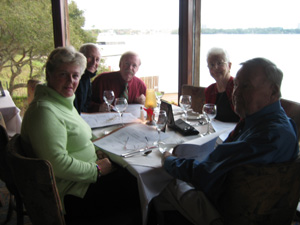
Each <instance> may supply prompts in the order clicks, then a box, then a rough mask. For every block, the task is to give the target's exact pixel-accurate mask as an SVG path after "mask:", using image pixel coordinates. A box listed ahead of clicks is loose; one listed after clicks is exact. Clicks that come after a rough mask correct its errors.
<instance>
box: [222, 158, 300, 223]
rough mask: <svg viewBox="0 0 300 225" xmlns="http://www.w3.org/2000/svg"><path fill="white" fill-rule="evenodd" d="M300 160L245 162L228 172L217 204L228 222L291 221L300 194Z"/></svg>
mask: <svg viewBox="0 0 300 225" xmlns="http://www.w3.org/2000/svg"><path fill="white" fill-rule="evenodd" d="M299 174H300V160H299V158H298V159H297V160H296V161H294V162H286V163H276V164H269V165H263V166H261V165H251V164H250V165H243V166H239V167H237V168H234V169H232V170H231V171H230V172H229V173H228V174H227V176H226V180H225V183H224V185H222V190H223V193H222V195H221V197H220V199H219V201H218V204H217V208H218V210H219V212H220V213H221V215H222V216H223V217H224V220H225V223H224V224H226V225H227V224H228V225H240V224H243V225H265V224H272V225H290V224H292V221H293V218H294V216H295V213H296V209H297V205H298V202H299V198H300V176H299Z"/></svg>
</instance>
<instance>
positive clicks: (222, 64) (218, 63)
mask: <svg viewBox="0 0 300 225" xmlns="http://www.w3.org/2000/svg"><path fill="white" fill-rule="evenodd" d="M225 64H227V62H224V61H217V62H213V63H209V64H208V68H209V69H214V68H216V67H217V68H219V67H222V66H224V65H225Z"/></svg>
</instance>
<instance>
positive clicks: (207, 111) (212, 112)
mask: <svg viewBox="0 0 300 225" xmlns="http://www.w3.org/2000/svg"><path fill="white" fill-rule="evenodd" d="M202 113H203V115H204V116H205V117H206V118H207V132H206V133H205V134H204V135H207V134H211V132H210V123H211V120H212V119H213V118H215V117H216V115H217V106H216V105H215V104H211V103H208V104H204V105H203V109H202Z"/></svg>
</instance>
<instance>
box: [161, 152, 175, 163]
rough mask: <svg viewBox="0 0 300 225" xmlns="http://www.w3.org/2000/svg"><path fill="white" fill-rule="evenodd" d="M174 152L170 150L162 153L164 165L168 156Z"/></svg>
mask: <svg viewBox="0 0 300 225" xmlns="http://www.w3.org/2000/svg"><path fill="white" fill-rule="evenodd" d="M171 155H172V154H171V153H170V152H168V151H165V152H164V153H163V155H162V158H161V165H164V163H165V160H166V158H168V157H169V156H171Z"/></svg>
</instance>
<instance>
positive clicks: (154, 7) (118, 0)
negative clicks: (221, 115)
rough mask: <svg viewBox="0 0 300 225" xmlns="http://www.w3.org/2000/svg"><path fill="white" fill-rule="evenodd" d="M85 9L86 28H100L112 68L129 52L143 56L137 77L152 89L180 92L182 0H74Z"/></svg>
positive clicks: (101, 39) (101, 40) (100, 40)
mask: <svg viewBox="0 0 300 225" xmlns="http://www.w3.org/2000/svg"><path fill="white" fill-rule="evenodd" d="M72 1H74V2H75V3H76V4H77V6H78V8H79V9H80V10H83V11H84V16H85V19H86V23H85V29H99V30H100V32H101V33H100V34H99V36H98V40H97V43H98V44H99V46H100V48H101V50H102V51H101V54H102V58H104V59H105V64H106V66H108V67H109V68H110V69H111V70H119V59H120V56H121V54H122V53H124V52H126V51H135V52H137V53H138V54H139V55H140V58H141V61H142V65H141V67H140V69H139V71H138V73H137V77H141V78H142V79H144V80H145V82H146V84H147V86H148V88H155V89H157V90H159V91H164V92H165V93H177V91H178V26H179V18H178V16H179V0H177V1H174V0H164V1H160V0H153V1H147V0H126V1H124V0H111V1H107V0H72Z"/></svg>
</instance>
